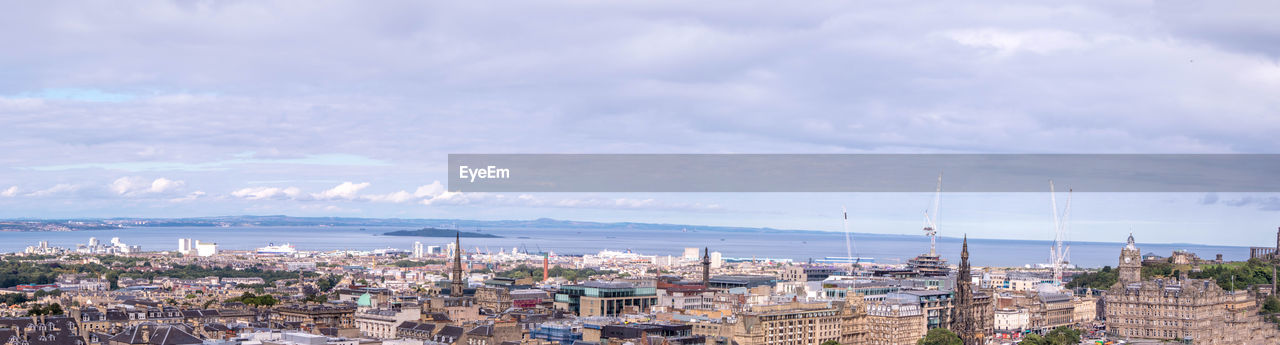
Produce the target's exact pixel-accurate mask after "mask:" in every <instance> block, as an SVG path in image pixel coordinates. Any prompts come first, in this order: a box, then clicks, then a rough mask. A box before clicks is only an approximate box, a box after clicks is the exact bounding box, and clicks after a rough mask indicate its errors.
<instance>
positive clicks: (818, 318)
mask: <svg viewBox="0 0 1280 345" xmlns="http://www.w3.org/2000/svg"><path fill="white" fill-rule="evenodd" d="M841 323H842V317H841V314H840V310H839V308H837V307H835V306H832V305H830V304H827V303H788V304H779V305H766V306H757V307H752V308H751V310H750V311H748V312H744V313H742V314H741V315H739V316H738V322H737V323H736V324H734V326H733V327H734V328H733V338H734V341H736V342H737V343H738V344H739V345H812V344H821V343H823V342H825V341H828V340H834V341H837V342H838V341H840V337H841V332H842V330H841ZM921 325H923V323H922V324H921ZM912 341H914V340H912Z"/></svg>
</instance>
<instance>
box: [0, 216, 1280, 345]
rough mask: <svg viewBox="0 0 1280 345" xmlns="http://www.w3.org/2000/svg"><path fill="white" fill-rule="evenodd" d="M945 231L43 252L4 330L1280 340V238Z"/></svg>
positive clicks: (109, 243) (57, 342) (646, 338)
mask: <svg viewBox="0 0 1280 345" xmlns="http://www.w3.org/2000/svg"><path fill="white" fill-rule="evenodd" d="M937 227H938V224H937V223H933V222H926V225H925V226H924V228H923V229H924V234H925V236H920V237H919V241H918V243H919V246H920V249H921V250H920V252H919V254H918V255H917V256H915V257H914V258H912V259H910V260H906V262H904V263H884V262H877V260H876V259H875V258H870V257H860V256H852V255H850V256H830V257H825V258H822V259H812V260H808V261H799V260H790V259H786V260H778V259H770V258H767V257H765V255H761V257H760V258H730V257H726V256H724V255H723V254H722V253H721V252H719V251H717V248H715V247H712V246H711V245H712V244H707V245H706V246H704V247H701V248H699V247H687V248H683V249H682V250H681V251H680V253H679V254H678V255H653V254H646V253H638V252H632V251H629V250H622V251H619V250H607V249H602V250H600V251H599V252H597V253H590V254H557V253H555V252H554V251H547V252H535V251H529V250H528V249H527V248H518V247H516V248H500V249H497V250H495V251H490V250H488V249H484V248H487V247H488V245H487V244H486V243H485V241H486V240H492V238H496V237H498V236H495V235H491V234H482V233H477V232H472V231H464V230H447V229H434V228H427V229H424V230H420V231H412V232H408V233H409V234H412V235H410V236H406V237H402V242H403V243H405V245H404V246H403V247H400V248H392V247H388V248H384V249H374V250H328V251H317V250H307V249H306V248H297V247H296V246H294V245H292V244H289V243H279V244H265V245H263V246H262V247H259V248H255V249H250V250H236V249H221V248H219V247H218V245H217V243H216V241H217V240H218V238H217V237H212V238H209V239H204V240H202V239H193V238H176V239H173V245H171V246H168V247H164V248H143V247H141V246H139V245H130V244H128V243H126V242H124V241H123V240H121V239H120V238H111V239H109V240H105V239H98V238H96V237H88V239H87V241H86V242H85V243H81V244H77V245H75V246H74V247H59V246H53V245H50V244H49V243H48V242H47V241H40V242H38V243H35V244H33V245H31V246H28V247H26V248H25V249H24V250H23V251H21V252H14V253H7V254H3V255H2V256H0V260H2V261H0V263H2V264H3V265H4V267H3V269H4V271H3V272H4V274H3V276H2V277H0V284H3V286H2V287H0V296H3V300H0V303H3V304H0V305H2V306H7V307H5V308H3V309H0V315H3V316H4V318H3V319H0V320H4V322H5V324H6V326H5V327H8V328H5V329H0V330H6V332H8V333H7V334H6V337H7V338H8V339H11V340H10V342H14V341H16V342H17V343H22V344H36V345H87V344H101V345H124V344H154V345H186V344H191V345H194V344H209V345H240V344H261V343H270V344H284V345H292V344H308V345H315V344H378V343H383V344H403V345H408V344H412V345H442V344H455V345H460V344H468V345H484V344H494V345H497V344H508V345H510V344H539V345H552V344H555V345H574V344H685V345H692V344H698V345H701V344H758V345H798V344H827V345H830V344H834V343H838V344H917V343H918V342H924V341H926V340H929V339H932V338H935V337H942V336H943V335H942V334H935V333H938V332H936V331H935V330H939V331H942V330H945V331H947V333H946V335H951V336H954V337H956V339H958V340H957V341H961V342H963V343H965V344H1001V343H1012V342H1022V343H1036V344H1040V343H1044V344H1061V343H1088V342H1094V341H1098V342H1103V340H1098V339H1123V340H1124V341H1126V342H1129V343H1144V342H1151V343H1160V342H1167V341H1175V342H1191V343H1197V344H1199V343H1205V344H1272V343H1276V342H1277V341H1280V330H1278V328H1277V325H1276V320H1275V315H1276V313H1278V312H1280V299H1277V297H1276V296H1275V295H1274V292H1275V291H1276V290H1275V289H1276V285H1275V284H1276V282H1275V280H1274V279H1273V278H1272V277H1274V271H1275V269H1276V267H1277V263H1278V262H1280V261H1278V260H1280V255H1277V253H1280V228H1277V232H1276V243H1275V245H1274V246H1259V247H1253V248H1249V258H1248V260H1245V261H1234V262H1232V261H1224V260H1223V259H1222V256H1221V255H1217V256H1216V257H1209V258H1201V257H1199V256H1198V255H1196V254H1195V253H1192V252H1187V251H1173V252H1170V253H1151V252H1145V253H1144V252H1143V251H1142V248H1141V245H1140V242H1138V241H1137V240H1136V239H1135V238H1134V237H1133V236H1132V235H1129V236H1128V237H1127V238H1126V239H1125V242H1124V243H1123V244H1120V243H1117V244H1115V245H1114V248H1113V249H1114V253H1116V254H1117V255H1116V256H1115V257H1114V258H1113V259H1112V260H1114V263H1113V264H1111V265H1107V266H1105V267H1102V268H1080V267H1076V266H1074V265H1072V264H1070V263H1069V262H1068V261H1067V259H1066V256H1057V255H1054V256H1051V260H1052V259H1054V258H1059V257H1061V258H1063V259H1061V260H1057V261H1056V262H1048V263H1043V264H1037V265H1025V266H1023V267H999V266H986V267H983V266H974V265H972V264H971V263H970V258H972V257H975V256H978V255H990V254H989V253H971V252H970V250H969V243H968V242H969V239H967V238H964V239H962V245H961V252H960V253H958V254H959V255H958V257H959V260H958V262H949V261H947V260H946V259H943V258H941V256H940V255H939V254H940V253H938V249H937V248H936V240H935V239H934V236H936V234H937V231H936V229H937ZM75 232H76V233H78V234H84V235H87V236H92V235H93V234H95V231H94V230H82V231H75ZM213 234H216V233H211V235H210V236H214V235H213ZM449 234H452V238H449V236H448V235H449ZM464 235H465V236H464ZM837 236H838V234H833V236H832V237H837ZM1061 247H1064V244H1063V243H1056V246H1054V249H1055V250H1058V249H1057V248H1061ZM1065 247H1066V248H1069V243H1067V244H1065ZM761 254H767V253H761ZM1224 278H1225V279H1224Z"/></svg>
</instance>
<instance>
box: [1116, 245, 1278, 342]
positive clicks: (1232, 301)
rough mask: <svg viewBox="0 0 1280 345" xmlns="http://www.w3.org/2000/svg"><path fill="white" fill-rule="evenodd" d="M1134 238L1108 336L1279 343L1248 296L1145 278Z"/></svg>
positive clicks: (1197, 283) (1208, 285)
mask: <svg viewBox="0 0 1280 345" xmlns="http://www.w3.org/2000/svg"><path fill="white" fill-rule="evenodd" d="M1140 259H1141V257H1140V256H1139V254H1138V248H1137V246H1136V245H1135V244H1134V241H1133V235H1130V236H1129V239H1128V243H1127V244H1126V245H1125V247H1124V248H1123V249H1121V254H1120V273H1119V279H1118V280H1117V282H1116V284H1115V285H1114V286H1112V288H1111V290H1109V291H1107V293H1106V295H1105V296H1104V297H1103V298H1104V305H1103V309H1104V311H1105V313H1106V326H1107V334H1108V336H1110V337H1113V338H1119V339H1151V340H1177V341H1181V342H1184V343H1192V344H1228V345H1230V344H1241V345H1244V344H1277V343H1280V332H1277V330H1276V328H1275V326H1274V325H1271V324H1267V323H1265V322H1263V321H1262V320H1261V318H1259V317H1258V316H1257V307H1256V305H1254V304H1251V303H1248V302H1247V301H1248V300H1251V299H1253V298H1252V296H1249V295H1248V294H1249V292H1248V291H1233V292H1228V291H1225V290H1223V289H1222V288H1221V287H1219V286H1218V284H1217V283H1215V282H1214V281H1213V280H1212V279H1174V278H1169V279H1152V280H1142V279H1141V264H1137V265H1135V263H1138V262H1139V261H1140Z"/></svg>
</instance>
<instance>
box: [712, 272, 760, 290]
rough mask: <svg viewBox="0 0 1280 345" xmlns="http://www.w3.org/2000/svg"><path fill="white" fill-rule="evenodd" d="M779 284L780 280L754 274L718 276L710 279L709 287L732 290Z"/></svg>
mask: <svg viewBox="0 0 1280 345" xmlns="http://www.w3.org/2000/svg"><path fill="white" fill-rule="evenodd" d="M777 282H778V278H775V277H774V276H766V275H752V274H728V275H718V276H714V277H711V278H709V279H708V281H707V287H708V288H711V289H722V290H728V289H732V288H737V287H741V288H748V289H750V288H753V287H757V286H765V285H768V286H773V285H774V284H776V283H777Z"/></svg>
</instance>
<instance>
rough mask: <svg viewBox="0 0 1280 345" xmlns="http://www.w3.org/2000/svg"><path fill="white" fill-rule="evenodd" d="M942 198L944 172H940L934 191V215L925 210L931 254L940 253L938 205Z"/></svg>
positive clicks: (925, 231) (925, 224) (925, 229)
mask: <svg viewBox="0 0 1280 345" xmlns="http://www.w3.org/2000/svg"><path fill="white" fill-rule="evenodd" d="M940 199H942V173H938V189H937V190H936V191H934V192H933V215H930V214H929V210H924V234H925V236H929V255H938V205H939V201H940Z"/></svg>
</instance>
